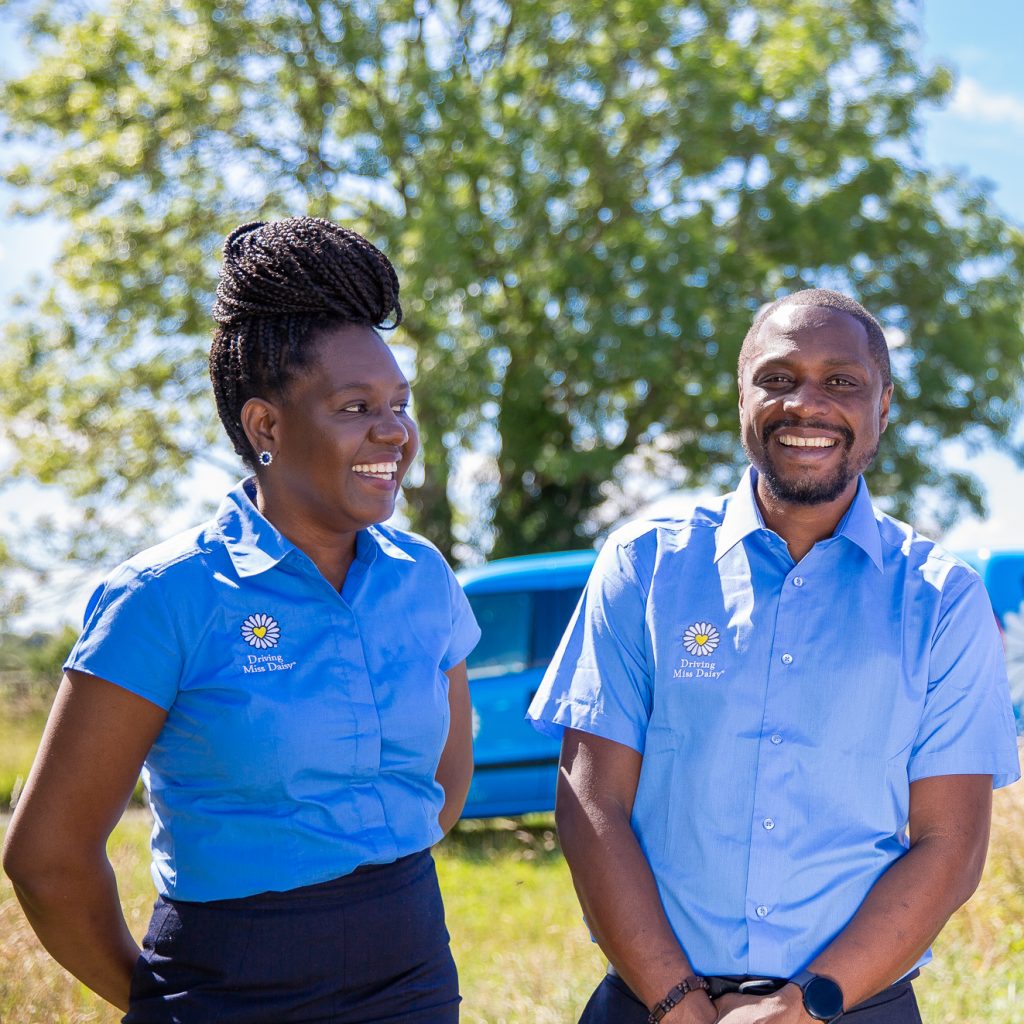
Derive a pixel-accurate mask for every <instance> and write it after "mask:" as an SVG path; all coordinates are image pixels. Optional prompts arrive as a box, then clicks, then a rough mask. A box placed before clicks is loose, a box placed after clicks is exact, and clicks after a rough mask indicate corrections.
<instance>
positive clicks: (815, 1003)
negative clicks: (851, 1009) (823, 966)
mask: <svg viewBox="0 0 1024 1024" xmlns="http://www.w3.org/2000/svg"><path fill="white" fill-rule="evenodd" d="M804 1009H805V1010H806V1011H807V1012H808V1013H809V1014H810V1015H811V1016H812V1017H813V1018H814V1019H815V1020H833V1019H834V1018H836V1017H838V1016H839V1014H841V1013H842V1012H843V990H842V989H841V988H840V987H839V986H838V985H837V984H836V983H835V982H834V981H833V980H832V979H831V978H823V977H821V976H820V975H819V976H818V977H816V978H811V980H810V981H809V982H807V984H806V985H805V986H804Z"/></svg>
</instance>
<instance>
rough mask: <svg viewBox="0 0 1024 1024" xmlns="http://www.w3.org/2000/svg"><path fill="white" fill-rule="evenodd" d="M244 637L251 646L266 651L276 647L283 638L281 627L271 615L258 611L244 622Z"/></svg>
mask: <svg viewBox="0 0 1024 1024" xmlns="http://www.w3.org/2000/svg"><path fill="white" fill-rule="evenodd" d="M242 639H243V640H244V641H245V642H246V643H247V644H248V645H249V646H250V647H257V648H259V650H261V651H265V650H267V649H268V648H270V647H276V646H277V641H278V640H280V639H281V627H280V626H279V625H278V624H277V622H276V621H275V620H274V619H272V618H271V617H270V616H269V615H264V614H263V613H262V612H257V613H256V614H255V615H250V616H249V617H248V618H247V619H246V620H245V622H243V623H242Z"/></svg>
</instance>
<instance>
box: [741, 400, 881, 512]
mask: <svg viewBox="0 0 1024 1024" xmlns="http://www.w3.org/2000/svg"><path fill="white" fill-rule="evenodd" d="M796 426H801V427H808V428H810V429H812V430H827V431H829V432H830V433H833V434H839V435H840V436H841V437H842V438H843V440H842V447H843V453H842V458H840V460H839V464H838V465H837V466H836V468H835V470H834V471H833V472H832V473H831V474H830V475H829V476H827V477H824V478H822V477H810V478H808V479H803V480H800V479H797V480H792V479H787V478H786V477H784V476H782V475H781V474H780V473H779V472H778V471H777V469H776V467H775V465H774V463H773V462H772V457H771V455H770V454H769V452H770V449H769V447H768V440H769V438H770V437H771V436H772V434H774V433H776V432H777V431H778V430H782V429H788V428H790V427H796ZM855 440H856V438H855V437H854V434H853V431H852V430H850V429H849V427H837V426H835V425H834V424H830V423H800V424H797V423H794V422H791V421H786V420H783V421H780V422H778V423H771V424H769V425H768V426H767V427H765V428H764V430H763V432H762V433H761V451H760V453H759V454H760V456H761V458H760V460H757V459H755V458H754V453H753V452H751V451H750V449H749V448H747V446H746V445H745V444H744V448H746V449H747V457H748V458H749V459H750V461H751V462H752V463H754V465H755V467H756V468H757V471H758V473H759V474H760V475H761V476H762V477H763V478H764V482H765V485H766V486H767V488H768V490H769V491H770V492H771V494H772V495H773V496H774V497H775V498H777V499H778V500H779V501H783V502H786V503H787V504H790V505H825V504H828V503H829V502H831V501H835V500H836V499H837V498H838V497H839V496H840V495H841V494H842V493H843V491H845V490H846V488H847V487H849V485H850V484H851V483H852V482H853V481H854V480H856V479H857V477H858V476H860V474H861V473H862V472H863V471H864V470H865V469H867V467H868V466H870V465H871V463H872V462H873V461H874V458H875V456H876V455H877V454H878V445H877V444H876V445H875V447H874V448H873V449H872V450H871V451H870V452H868V453H867V455H866V456H865V457H864V458H863V459H859V460H858V465H856V466H852V465H851V464H850V452H851V451H852V450H853V445H854V441H855ZM758 461H760V463H761V465H758Z"/></svg>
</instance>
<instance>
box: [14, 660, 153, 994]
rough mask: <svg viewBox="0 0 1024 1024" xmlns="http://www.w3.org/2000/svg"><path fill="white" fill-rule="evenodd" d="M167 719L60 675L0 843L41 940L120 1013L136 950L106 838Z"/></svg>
mask: <svg viewBox="0 0 1024 1024" xmlns="http://www.w3.org/2000/svg"><path fill="white" fill-rule="evenodd" d="M166 717H167V713H166V712H165V711H164V710H163V709H162V708H159V707H157V706H156V705H155V704H151V703H150V702H149V701H147V700H144V699H143V698H141V697H137V696H136V695H135V694H133V693H129V692H128V691H127V690H125V689H122V688H121V687H119V686H115V685H114V684H113V683H108V682H106V681H105V680H103V679H98V678H96V677H94V676H88V675H85V674H83V673H81V672H74V671H70V672H68V673H67V675H66V676H65V677H64V679H63V680H62V682H61V684H60V689H59V690H58V691H57V698H56V700H55V701H54V704H53V709H52V710H51V712H50V717H49V720H48V722H47V724H46V730H45V732H44V733H43V739H42V742H41V744H40V746H39V752H38V753H37V754H36V759H35V763H34V764H33V766H32V771H31V773H30V774H29V778H28V783H27V784H26V786H25V791H24V792H23V793H22V796H21V799H20V800H19V801H18V807H17V810H16V811H15V814H14V817H13V819H12V820H11V825H10V828H9V829H8V832H7V841H6V843H5V845H4V853H3V866H4V870H5V871H6V872H7V874H8V876H9V877H10V879H11V882H12V883H13V884H14V890H15V892H16V893H17V896H18V899H19V900H20V901H21V905H22V907H23V908H24V911H25V916H26V917H27V918H28V920H29V923H30V924H31V925H32V927H33V929H34V930H35V933H36V935H38V936H39V940H40V941H41V942H42V944H43V945H44V946H45V947H46V949H47V950H48V951H49V952H50V954H51V955H52V956H53V958H54V959H55V960H57V961H58V963H60V964H62V965H63V966H64V967H66V968H67V969H68V970H69V971H70V972H71V973H72V974H74V975H75V977H77V978H78V979H79V980H81V981H82V982H84V983H85V984H86V985H88V986H89V988H91V989H92V990H93V991H94V992H97V993H98V994H99V995H101V996H102V997H103V998H104V999H107V1000H109V1001H110V1002H111V1003H113V1004H114V1005H115V1006H118V1007H120V1008H121V1009H122V1010H126V1009H127V1008H128V990H129V985H130V982H131V974H132V970H133V968H134V965H135V961H136V960H137V959H138V955H139V948H138V946H137V945H136V944H135V941H134V939H133V938H132V936H131V934H130V933H129V931H128V926H127V924H126V923H125V920H124V915H123V913H122V912H121V904H120V901H119V899H118V894H117V883H116V881H115V879H114V873H113V870H112V868H111V866H110V862H109V861H108V860H107V854H106V844H107V838H108V836H109V835H110V833H111V831H112V830H113V828H114V826H115V825H116V824H117V822H118V819H119V818H120V817H121V814H122V812H123V811H124V809H125V807H126V805H127V803H128V800H129V798H130V797H131V793H132V789H133V788H134V786H135V782H136V780H137V779H138V777H139V770H140V769H141V767H142V762H143V761H144V760H145V757H146V754H147V753H148V752H149V748H150V747H151V746H152V745H153V742H154V740H155V739H156V737H157V735H158V734H159V732H160V729H161V728H162V727H163V724H164V720H165V718H166Z"/></svg>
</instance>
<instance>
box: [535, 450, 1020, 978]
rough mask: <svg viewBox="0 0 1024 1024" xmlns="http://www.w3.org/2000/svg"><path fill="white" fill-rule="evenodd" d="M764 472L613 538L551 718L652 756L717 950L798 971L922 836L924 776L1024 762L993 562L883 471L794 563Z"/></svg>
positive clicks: (678, 926) (688, 934) (647, 781)
mask: <svg viewBox="0 0 1024 1024" xmlns="http://www.w3.org/2000/svg"><path fill="white" fill-rule="evenodd" d="M755 483H756V473H755V471H753V470H750V471H748V473H747V475H746V476H745V478H744V480H743V482H742V484H741V485H740V487H739V489H738V490H737V492H736V493H735V494H733V495H730V496H728V497H726V498H724V499H722V500H721V501H720V502H718V503H714V504H711V505H709V506H708V507H703V508H698V509H696V510H695V511H694V512H693V513H692V515H690V516H687V517H686V518H682V519H664V520H653V521H647V522H638V523H634V524H630V525H629V526H626V527H624V528H622V529H621V530H619V531H617V532H616V533H614V534H613V535H612V536H611V537H610V538H609V539H608V541H607V542H606V543H605V545H604V548H603V549H602V551H601V553H600V555H599V557H598V560H597V563H596V565H595V567H594V571H593V574H592V576H591V578H590V581H589V583H588V584H587V588H586V590H585V591H584V594H583V597H582V599H581V601H580V605H579V607H578V608H577V611H576V614H575V616H574V617H573V620H572V622H571V623H570V626H569V629H568V631H567V632H566V635H565V637H564V638H563V640H562V644H561V646H560V647H559V649H558V652H557V653H556V655H555V658H554V661H553V662H552V664H551V666H550V669H549V671H548V673H547V674H546V676H545V678H544V681H543V683H542V685H541V687H540V690H539V692H538V693H537V696H536V698H535V700H534V702H533V704H532V706H531V708H530V717H531V718H532V719H534V720H535V724H536V726H537V727H538V728H540V729H541V730H542V731H545V732H549V733H551V734H554V735H557V734H559V733H560V732H561V731H562V729H563V728H564V727H567V726H568V727H572V728H574V729H579V730H582V731H584V732H588V733H592V734H594V735H597V736H602V737H605V738H607V739H610V740H614V741H616V742H618V743H622V744H625V745H626V746H628V747H631V748H633V749H634V750H637V751H639V752H641V753H642V754H643V765H642V769H641V774H640V781H639V786H638V789H637V794H636V801H635V804H634V809H633V827H634V829H635V831H636V834H637V836H638V838H639V842H640V845H641V847H642V848H643V851H644V853H645V855H646V857H647V859H648V861H649V862H650V865H651V868H652V870H653V873H654V877H655V879H656V880H657V884H658V889H659V892H660V894H661V899H662V903H663V905H664V908H665V912H666V914H667V915H668V919H669V922H670V923H671V925H672V928H673V929H674V931H675V934H676V937H677V938H678V940H679V942H680V944H681V945H682V947H683V949H684V951H685V952H686V954H687V956H688V958H689V959H690V961H691V963H692V964H693V966H694V968H695V970H697V971H698V972H699V973H702V974H765V975H770V976H776V977H790V976H792V975H793V974H794V973H796V972H797V971H799V970H800V969H802V968H803V967H805V966H806V965H807V964H808V963H809V962H810V961H811V960H812V959H813V958H814V957H815V956H816V955H817V954H818V953H819V952H820V951H821V950H822V949H823V948H824V947H825V946H826V945H828V943H829V942H830V941H831V940H832V939H833V938H834V937H835V936H836V934H837V933H838V932H839V931H841V930H842V928H843V927H844V926H845V925H846V924H847V922H848V921H849V920H850V918H851V917H852V916H853V915H854V913H855V912H856V911H857V909H858V907H859V906H860V904H861V902H862V901H863V899H864V897H865V896H866V895H867V893H868V891H869V890H870V889H871V887H872V885H873V884H874V882H875V881H876V879H877V878H878V877H879V876H880V875H881V874H882V873H883V872H884V871H885V870H886V869H887V868H888V867H889V866H890V865H891V864H893V862H894V861H896V860H897V859H898V858H900V857H901V856H903V854H904V853H905V852H906V850H907V847H908V839H907V833H906V828H907V818H908V810H909V787H910V783H911V782H913V781H915V780H917V779H921V778H925V777H929V776H934V775H947V774H975V773H977V774H991V775H992V776H993V779H994V785H995V786H1004V785H1007V784H1008V783H1010V782H1012V781H1013V780H1014V779H1016V778H1018V777H1019V774H1020V772H1019V768H1018V763H1017V749H1016V740H1015V730H1014V724H1013V715H1012V712H1011V710H1010V702H1009V694H1008V688H1007V683H1006V672H1005V666H1004V663H1003V654H1002V649H1001V645H1000V641H999V636H998V632H997V629H996V625H995V620H994V618H993V614H992V608H991V605H990V603H989V600H988V596H987V594H986V592H985V589H984V586H983V585H982V583H981V580H980V579H979V577H978V576H977V575H976V574H975V573H974V572H973V570H971V569H969V568H968V567H967V566H965V565H964V564H963V563H962V562H960V561H959V560H957V559H956V558H954V557H952V556H951V555H949V554H946V553H945V552H944V551H942V550H941V549H940V548H939V547H937V546H936V545H935V544H933V543H932V542H931V541H929V540H926V539H925V538H924V537H921V536H920V535H918V534H916V533H915V532H914V531H913V530H912V529H911V528H910V527H908V526H906V525H904V524H903V523H900V522H897V521H896V520H894V519H891V518H889V517H888V516H886V515H883V514H882V513H880V512H878V511H876V510H875V509H873V508H872V505H871V501H870V498H869V495H868V491H867V488H866V486H865V484H864V482H863V480H862V481H861V482H860V485H859V488H858V491H857V495H856V498H855V499H854V502H853V504H852V505H851V507H850V509H849V510H848V512H847V514H846V516H845V517H844V518H843V520H842V522H841V523H840V524H839V526H838V527H837V529H836V531H835V534H834V535H833V536H832V537H830V538H829V539H827V540H824V541H821V542H819V543H818V544H815V545H814V547H813V548H812V549H811V550H810V551H809V552H808V553H807V555H806V556H805V557H804V558H803V559H801V561H800V562H799V563H794V562H793V559H792V557H791V556H790V554H789V551H788V549H787V547H786V544H785V542H784V541H783V540H782V539H781V538H780V537H779V536H777V535H776V534H775V533H773V532H771V531H770V530H768V529H767V528H766V527H765V525H764V522H763V520H762V518H761V515H760V512H759V510H758V508H757V504H756V501H755V499H754V490H753V488H754V485H755ZM927 959H928V957H927V955H926V956H925V957H922V960H921V963H924V962H925V961H926V960H927Z"/></svg>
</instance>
